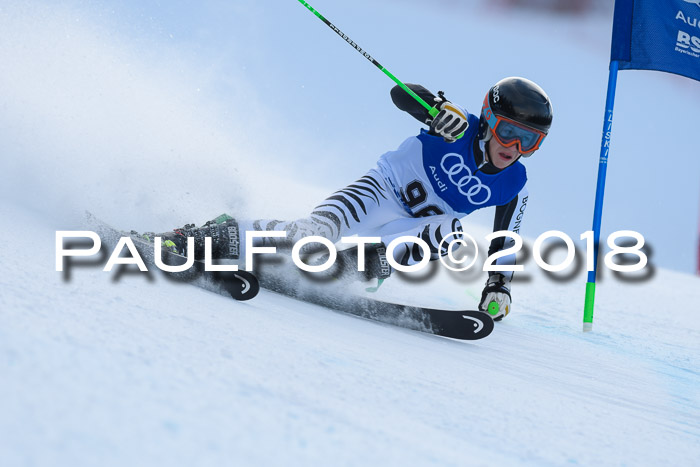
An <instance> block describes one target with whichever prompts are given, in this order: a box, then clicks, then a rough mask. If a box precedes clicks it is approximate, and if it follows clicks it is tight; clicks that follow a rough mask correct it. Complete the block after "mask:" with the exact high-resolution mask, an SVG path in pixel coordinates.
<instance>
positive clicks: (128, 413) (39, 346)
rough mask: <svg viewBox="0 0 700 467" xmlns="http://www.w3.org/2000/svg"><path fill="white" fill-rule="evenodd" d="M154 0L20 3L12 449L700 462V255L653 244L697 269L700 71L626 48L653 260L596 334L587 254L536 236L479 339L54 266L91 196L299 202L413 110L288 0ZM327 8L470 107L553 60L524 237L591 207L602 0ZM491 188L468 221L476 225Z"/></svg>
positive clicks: (274, 460) (461, 298)
mask: <svg viewBox="0 0 700 467" xmlns="http://www.w3.org/2000/svg"><path fill="white" fill-rule="evenodd" d="M138 3H139V5H138V6H133V5H132V6H130V7H124V6H115V5H113V4H109V3H107V2H91V3H90V4H89V5H87V4H85V2H78V1H76V2H63V3H62V6H56V5H53V4H51V3H48V2H32V3H31V4H21V3H20V2H16V4H11V5H3V6H2V7H0V62H1V63H3V71H2V73H0V109H2V111H1V112H0V157H1V158H2V159H1V160H2V166H1V170H0V194H1V195H2V197H1V198H0V232H2V241H1V242H0V264H2V266H3V274H0V414H1V415H0V465H2V466H5V465H8V466H16V465H18V466H24V465H51V466H62V465H65V466H75V465H91V466H92V465H149V466H150V465H166V464H167V465H192V464H198V465H222V464H224V465H227V464H234V465H366V464H380V465H465V464H470V465H560V464H565V463H572V464H573V463H575V464H582V465H621V464H625V465H694V464H695V463H696V460H697V459H698V458H700V422H699V420H700V313H698V311H699V310H698V303H700V280H699V279H698V278H697V277H693V276H690V275H688V274H685V273H681V272H676V271H672V270H670V269H666V268H663V267H659V266H668V267H670V268H675V269H678V270H682V271H689V270H691V268H692V261H693V258H692V254H691V253H692V252H693V247H694V241H695V237H694V231H695V222H696V218H695V215H694V213H695V212H697V193H698V190H699V189H700V185H699V184H698V177H697V173H698V169H699V168H700V159H699V158H697V157H688V155H692V151H695V149H694V147H693V146H692V142H689V141H688V140H687V139H686V135H692V134H694V129H695V128H694V126H695V125H696V122H697V113H698V109H699V108H700V97H699V96H700V93H698V92H697V91H698V84H697V83H694V82H689V81H688V80H682V79H680V78H676V77H672V76H669V75H663V74H660V73H656V74H654V73H641V72H640V73H634V72H626V73H623V74H621V76H620V83H619V88H618V89H619V93H618V104H617V106H616V123H615V133H614V135H613V141H614V143H613V144H614V148H615V149H616V151H615V152H614V154H613V155H612V156H611V163H610V170H609V174H608V177H609V190H608V197H607V200H606V209H607V211H606V212H607V213H608V214H607V215H606V218H605V221H604V225H605V229H606V232H605V234H606V235H607V233H608V232H611V231H614V230H620V229H633V230H638V231H640V232H642V233H643V234H644V235H645V236H646V237H647V239H648V240H649V242H650V243H651V245H652V246H653V255H652V256H651V263H652V266H653V269H651V268H650V269H648V271H650V272H652V273H651V274H650V275H649V277H647V278H646V279H643V280H638V281H634V282H632V281H625V280H621V279H620V278H619V277H616V276H614V275H613V274H611V273H610V271H608V270H604V271H603V278H602V280H601V281H600V282H599V285H598V291H597V297H596V315H595V325H594V332H593V333H587V334H583V333H582V332H581V331H580V329H581V315H582V306H583V292H584V285H583V284H584V282H585V276H584V274H583V272H582V271H580V270H579V271H572V270H567V271H564V272H563V273H562V274H563V275H567V276H569V278H568V279H566V280H554V279H552V278H550V277H548V276H546V275H544V274H542V273H541V272H540V271H538V269H537V267H536V266H535V264H534V262H533V261H532V259H531V258H530V259H529V260H527V261H525V266H526V271H525V273H523V274H519V275H518V276H517V277H518V281H517V282H516V283H515V284H514V286H513V297H514V305H513V312H512V314H511V315H510V316H508V317H507V318H506V319H505V320H504V321H503V322H502V323H499V324H498V326H497V328H496V330H495V331H494V333H493V334H492V335H491V336H490V337H488V338H487V339H485V340H483V341H478V342H473V343H465V342H458V341H452V340H448V339H443V338H439V337H436V336H431V335H425V334H421V333H417V332H413V331H408V330H404V329H400V328H396V327H392V326H388V325H383V324H378V323H375V322H369V321H365V320H361V319H358V318H354V317H351V316H346V315H343V314H340V313H335V312H332V311H329V310H326V309H322V308H319V307H316V306H310V305H307V304H303V303H299V302H296V301H293V300H290V299H288V298H284V297H281V296H278V295H275V294H272V293H269V292H265V291H263V292H261V294H260V295H259V296H258V297H257V298H256V299H255V300H253V301H250V302H246V303H238V302H234V301H232V300H231V299H227V298H226V297H223V296H220V295H216V294H213V293H210V292H206V291H204V290H201V289H198V288H195V287H191V286H187V285H178V284H173V283H171V282H169V281H165V280H163V279H162V277H161V276H160V275H159V274H157V273H154V274H152V275H145V274H141V273H133V274H132V273H127V274H121V275H118V274H111V273H105V272H102V270H101V269H102V267H103V266H104V262H105V258H102V259H101V260H95V261H92V264H85V265H81V266H79V267H74V268H72V269H71V270H70V274H69V275H65V274H62V273H59V272H56V270H55V232H56V231H57V230H79V229H81V228H83V226H84V224H83V222H82V217H83V213H84V211H85V210H90V211H92V212H94V213H95V214H96V215H98V216H99V217H101V218H102V219H104V220H105V221H108V222H110V223H112V224H114V225H117V226H123V227H124V228H125V229H137V230H141V231H143V230H155V231H162V230H167V229H170V228H173V227H175V226H179V225H182V224H184V223H185V222H197V223H199V222H203V221H205V220H208V219H210V218H212V217H213V216H215V215H217V214H220V213H221V212H229V213H232V214H234V215H236V216H243V217H245V216H258V215H259V216H273V217H283V218H294V217H297V216H302V215H305V214H306V213H307V211H308V209H309V208H310V207H311V206H313V205H314V203H316V202H318V201H319V200H320V199H322V198H323V197H324V196H325V195H327V194H328V193H329V192H330V191H331V190H334V189H337V188H338V187H339V186H344V185H345V184H347V183H348V182H350V181H352V180H354V179H356V178H357V177H359V176H361V175H362V174H363V173H364V172H365V171H366V170H367V169H368V168H370V167H371V166H372V164H373V163H374V161H375V159H376V158H377V156H378V155H379V154H381V153H382V152H383V151H386V150H388V149H393V148H395V147H396V146H397V145H398V144H399V143H400V141H401V140H402V139H403V138H405V137H406V136H407V135H410V134H414V133H415V132H416V131H417V126H416V123H417V122H415V121H413V120H411V119H410V117H407V116H406V115H402V114H400V113H399V114H397V111H396V109H395V108H393V106H392V105H391V104H390V102H389V100H388V95H387V94H388V89H389V87H390V83H387V81H386V78H384V77H383V76H382V75H381V74H380V73H378V72H377V71H376V69H375V68H374V67H372V66H371V65H370V64H368V63H367V62H366V61H365V60H364V59H362V58H361V57H360V56H359V55H358V54H356V52H353V51H352V50H351V49H350V48H349V47H348V46H347V44H345V43H343V41H341V40H339V39H338V38H337V37H336V36H335V35H334V34H333V33H332V32H331V31H330V30H328V28H326V27H325V26H324V25H323V24H322V23H320V22H319V21H318V20H317V19H316V18H314V17H313V16H312V15H311V14H310V13H308V12H307V11H305V10H304V9H303V7H301V5H298V2H296V1H292V0H290V1H288V2H257V3H253V4H251V3H250V2H207V3H206V4H203V5H199V6H197V8H196V9H193V7H192V6H191V4H189V3H188V2H169V4H168V6H163V5H162V4H158V3H148V2H138ZM476 5H480V6H479V7H478V8H477V6H476ZM314 6H315V7H316V8H318V9H319V10H320V11H321V12H322V13H324V14H325V15H326V16H327V17H329V18H331V19H333V20H334V21H335V22H337V23H338V25H339V26H341V29H343V30H344V31H345V32H346V33H348V34H349V35H350V36H351V37H353V39H355V40H356V41H357V42H358V43H360V44H362V45H363V46H365V47H367V49H368V50H370V52H371V53H372V54H373V55H375V56H376V57H377V58H378V59H379V60H380V61H381V62H382V63H383V64H385V65H386V66H387V67H388V68H389V69H390V70H391V71H392V72H395V73H396V74H398V75H400V77H401V78H402V79H404V80H406V81H409V82H418V83H423V84H424V85H426V86H428V87H430V88H431V89H434V90H437V89H443V90H445V91H446V92H448V96H449V97H451V98H452V99H454V100H455V101H457V102H460V103H462V104H464V105H466V106H467V107H470V108H477V107H478V106H479V105H480V102H481V99H482V98H483V93H484V92H485V90H486V89H487V87H488V86H489V85H490V84H492V83H493V82H495V81H496V80H497V79H499V78H501V77H503V76H506V75H524V76H528V77H530V78H532V79H534V80H535V81H537V82H540V83H541V84H542V86H543V87H544V88H545V89H547V90H548V92H549V93H550V96H551V97H552V99H553V101H554V103H555V108H556V111H557V114H556V115H557V116H556V120H555V126H554V127H553V130H552V133H551V135H550V136H549V137H548V139H547V141H546V143H545V145H544V146H543V149H542V151H541V153H538V154H537V157H533V158H532V159H531V160H528V161H527V162H526V164H527V167H528V174H529V177H530V188H531V192H532V195H531V202H530V206H529V208H528V213H527V219H526V223H525V227H526V228H525V230H524V235H525V236H526V237H527V238H528V239H529V240H530V242H531V241H532V239H534V238H535V237H536V236H537V235H539V234H540V233H542V232H544V231H546V230H549V229H552V228H554V229H558V230H563V231H565V232H567V233H568V234H569V235H571V236H572V237H573V238H574V240H577V239H578V237H579V234H580V233H581V232H583V231H585V230H588V229H589V226H590V213H591V211H592V201H593V193H592V186H593V184H594V183H595V173H596V169H597V152H598V144H599V141H600V127H601V123H602V122H601V121H600V119H601V118H602V113H603V112H602V106H603V96H604V91H605V80H606V78H607V52H608V47H609V44H608V41H609V32H610V18H609V17H607V16H605V17H602V16H590V17H581V18H571V17H550V16H542V15H533V14H529V13H526V12H517V11H516V12H513V11H507V10H499V9H494V8H492V7H484V6H483V3H482V2H472V3H469V4H468V5H467V6H460V7H454V8H456V9H455V10H434V11H426V10H425V5H424V2H386V3H382V4H381V5H376V4H375V2H369V1H366V0H361V1H356V2H333V1H331V0H317V1H316V2H314ZM691 6H692V5H691ZM368 12H371V13H372V14H368ZM426 25H428V26H426ZM523 25H527V27H526V28H524V26H523ZM494 28H497V29H498V31H497V33H494ZM427 29H429V30H430V33H427V32H426V33H420V31H424V30H427ZM440 34H442V35H446V38H441V36H440ZM484 37H488V38H489V41H490V42H489V43H490V46H489V47H488V49H487V50H486V49H483V48H482V47H480V46H479V44H478V43H477V39H478V38H484ZM397 39H399V40H397ZM438 39H440V40H438ZM471 41H473V43H472V42H471ZM448 45H449V46H448ZM475 90H476V91H475ZM669 113H670V114H672V115H673V116H674V119H673V125H672V129H669V128H668V127H667V126H666V125H665V122H663V121H662V118H661V116H662V115H667V114H669ZM671 163H672V165H669V164H671ZM669 167H670V168H672V169H673V172H672V178H669V177H670V175H667V173H666V171H667V170H670V169H669ZM616 180H617V183H615V181H616ZM669 200H672V201H669ZM689 212H690V213H693V214H692V215H688V214H687V213H689ZM491 215H492V213H491V212H487V213H485V214H483V215H479V216H474V217H472V218H469V219H468V220H467V221H468V222H466V223H465V225H468V230H469V232H470V233H472V235H474V236H475V237H477V238H478V239H479V240H480V241H483V236H484V234H485V233H486V232H487V231H488V229H489V221H490V219H489V217H490V216H491ZM577 245H578V246H579V247H580V248H581V251H579V258H583V256H582V255H583V250H582V248H583V243H582V242H578V243H577ZM482 252H483V250H482ZM559 253H561V251H559ZM556 256H557V255H556V254H555V257H556ZM526 259H527V258H526ZM481 260H482V261H483V256H482V258H481ZM553 262H556V261H553ZM557 277H559V278H561V277H563V276H562V275H558V276H557ZM483 281H484V277H483V273H479V272H478V271H477V272H472V273H466V274H459V275H454V274H446V273H445V272H444V271H443V270H441V271H440V272H439V273H438V274H437V275H436V276H435V277H433V278H431V279H430V280H428V279H427V278H423V280H410V279H409V278H401V277H392V278H391V279H390V280H389V281H387V283H386V284H385V285H384V286H382V288H381V289H380V291H379V293H378V294H377V297H378V298H381V299H385V300H399V301H402V302H408V303H416V304H422V305H431V306H443V307H453V308H459V307H463V306H468V307H474V306H475V302H476V297H477V295H478V294H479V291H480V288H481V285H482V283H483Z"/></svg>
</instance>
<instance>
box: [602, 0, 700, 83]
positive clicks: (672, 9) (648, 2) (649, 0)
mask: <svg viewBox="0 0 700 467" xmlns="http://www.w3.org/2000/svg"><path fill="white" fill-rule="evenodd" d="M610 60H615V61H618V62H619V65H620V69H622V70H658V71H666V72H668V73H675V74H677V75H682V76H687V77H688V78H693V79H696V80H698V81H700V0H616V1H615V19H614V21H613V36H612V50H611V54H610Z"/></svg>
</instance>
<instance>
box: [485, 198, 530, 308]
mask: <svg viewBox="0 0 700 467" xmlns="http://www.w3.org/2000/svg"><path fill="white" fill-rule="evenodd" d="M527 199H528V192H527V188H525V187H523V189H522V190H520V193H518V194H517V196H515V198H513V199H512V200H510V201H509V202H508V203H507V204H504V205H502V206H497V207H496V215H495V217H494V222H493V231H494V232H498V231H500V230H507V231H509V232H515V233H518V234H519V233H520V228H521V224H522V219H523V215H524V214H525V208H526V207H527ZM514 244H515V240H514V239H513V238H511V237H498V238H495V239H493V240H492V241H491V245H490V246H489V256H491V255H493V254H494V253H496V252H498V251H502V250H505V249H507V248H510V247H512V246H513V245H514ZM493 264H495V265H513V264H515V253H512V254H510V255H507V256H503V257H501V258H498V259H497V260H496V261H495V262H494V263H493ZM512 279H513V272H512V271H503V272H495V271H490V272H489V278H488V280H487V281H486V286H485V287H484V290H483V292H482V293H481V302H480V303H479V309H480V310H482V311H489V314H491V316H492V317H493V318H494V320H496V321H500V320H501V319H503V317H504V316H506V315H507V314H508V313H510V307H511V295H510V281H511V280H512ZM492 302H495V303H496V304H497V305H498V309H497V310H495V309H494V308H495V306H493V305H492V309H491V310H489V304H491V303H492Z"/></svg>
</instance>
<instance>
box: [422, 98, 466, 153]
mask: <svg viewBox="0 0 700 467" xmlns="http://www.w3.org/2000/svg"><path fill="white" fill-rule="evenodd" d="M437 108H438V110H440V113H438V114H437V116H436V117H435V118H434V119H433V120H432V121H431V122H430V131H431V133H432V134H434V135H437V136H442V137H443V138H444V139H445V141H447V142H448V143H453V142H455V141H456V140H457V137H458V136H459V135H461V134H462V133H463V132H464V131H465V130H466V129H467V127H469V122H467V114H466V112H464V111H463V110H462V109H460V108H459V107H457V106H456V105H454V104H453V103H452V102H450V101H444V102H441V103H440V104H438V105H437Z"/></svg>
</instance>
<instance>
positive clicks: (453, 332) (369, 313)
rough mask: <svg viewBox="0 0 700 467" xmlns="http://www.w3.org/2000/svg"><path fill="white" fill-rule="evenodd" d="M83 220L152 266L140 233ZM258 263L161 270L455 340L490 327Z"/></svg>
mask: <svg viewBox="0 0 700 467" xmlns="http://www.w3.org/2000/svg"><path fill="white" fill-rule="evenodd" d="M87 221H88V224H89V225H91V226H92V228H93V229H95V231H96V232H97V233H98V235H100V237H101V238H102V240H103V242H104V243H105V244H107V245H111V246H112V247H114V246H115V245H116V243H117V242H118V240H119V238H121V237H124V236H128V237H130V238H131V240H132V242H133V243H134V246H135V247H136V249H137V250H138V252H139V254H140V255H141V257H142V259H143V260H144V262H145V263H146V264H147V265H148V266H149V267H151V266H153V267H155V257H154V254H155V251H154V248H153V243H151V242H150V241H148V240H146V239H145V238H143V237H142V236H141V235H138V234H134V233H128V232H124V231H120V230H118V229H115V228H114V227H112V226H110V225H109V224H106V223H104V222H102V221H100V220H99V219H97V218H96V217H95V216H93V215H92V214H90V213H87ZM161 254H162V255H163V262H164V263H165V264H168V265H170V266H178V265H182V264H184V263H185V262H186V261H187V258H186V257H185V256H182V255H179V254H176V253H173V252H171V251H169V250H167V249H164V250H163V251H162V253H161ZM270 256H271V257H269V258H267V259H265V260H262V261H260V262H258V265H257V268H256V274H255V275H254V274H251V273H250V272H247V271H237V272H211V271H205V270H204V262H203V261H197V260H195V262H194V266H193V267H191V268H190V269H188V270H186V271H183V272H178V273H164V274H165V275H166V277H168V278H170V279H173V280H177V281H181V282H188V283H192V284H193V285H197V286H198V287H201V288H204V289H207V290H210V291H214V292H217V293H220V294H224V295H230V296H231V297H232V298H234V299H236V300H249V299H251V298H253V297H255V296H256V295H257V294H258V292H259V290H260V288H264V289H266V290H269V291H271V292H276V293H279V294H282V295H285V296H287V297H290V298H293V299H296V300H299V301H303V302H305V303H311V304H314V305H319V306H322V307H324V308H329V309H331V310H335V311H339V312H343V313H347V314H350V315H354V316H358V317H360V318H364V319H369V320H373V321H378V322H382V323H386V324H390V325H393V326H398V327H401V328H406V329H411V330H414V331H419V332H424V333H428V334H435V335H438V336H443V337H449V338H452V339H460V340H477V339H482V338H484V337H486V336H488V335H489V334H491V332H492V331H493V329H494V322H493V319H492V318H491V316H489V315H488V314H487V313H483V312H481V311H476V310H444V309H437V308H428V307H420V306H412V305H404V304H398V303H391V302H384V301H381V300H376V299H373V298H369V297H363V296H358V295H353V294H350V293H348V292H347V287H344V285H343V282H342V281H324V280H318V278H316V279H314V278H313V277H309V276H308V275H306V274H303V273H301V272H300V271H299V270H298V269H297V268H295V267H293V266H292V265H290V264H289V263H290V262H289V259H288V258H287V257H286V256H285V255H283V254H278V255H270Z"/></svg>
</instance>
